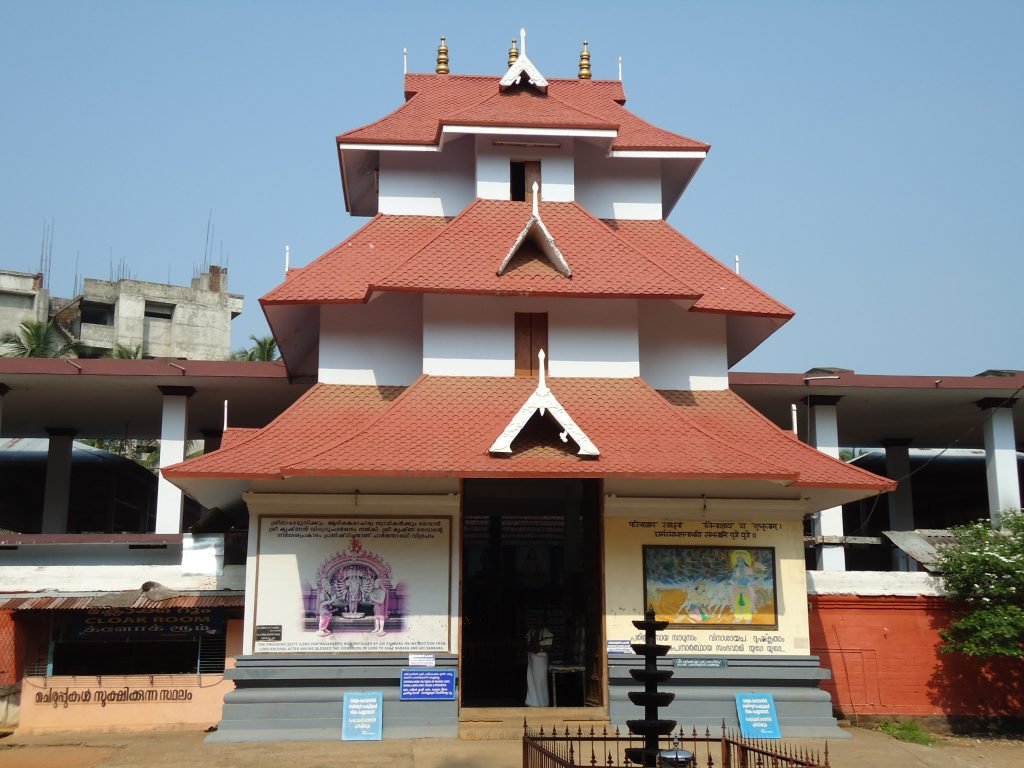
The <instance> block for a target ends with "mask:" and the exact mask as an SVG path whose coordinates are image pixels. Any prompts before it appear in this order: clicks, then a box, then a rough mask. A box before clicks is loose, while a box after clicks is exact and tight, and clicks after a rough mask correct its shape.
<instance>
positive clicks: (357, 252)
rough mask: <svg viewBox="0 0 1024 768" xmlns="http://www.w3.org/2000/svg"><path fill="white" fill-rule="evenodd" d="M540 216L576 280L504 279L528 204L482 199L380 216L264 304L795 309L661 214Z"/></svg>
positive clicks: (781, 313)
mask: <svg viewBox="0 0 1024 768" xmlns="http://www.w3.org/2000/svg"><path fill="white" fill-rule="evenodd" d="M540 213H541V218H542V220H543V221H544V224H545V226H546V227H547V228H548V230H549V231H550V232H551V234H552V236H553V237H554V238H555V242H556V244H557V245H558V247H559V249H560V250H561V251H562V253H563V255H564V256H565V257H566V259H567V261H568V263H569V265H570V267H572V270H573V276H572V278H565V277H563V276H561V275H559V274H558V273H557V272H555V271H554V270H553V269H549V268H547V266H546V265H545V264H542V263H540V262H539V261H538V260H536V259H534V260H524V259H520V260H519V261H517V262H515V263H514V264H511V265H510V266H512V267H513V268H512V269H508V270H506V272H505V274H504V275H502V276H498V275H497V269H498V266H499V265H500V264H501V262H502V260H503V259H504V258H505V256H506V255H507V254H508V251H509V249H510V248H511V247H512V245H513V244H514V243H515V240H516V237H518V235H519V233H520V232H521V231H522V229H523V227H524V226H525V225H526V223H527V221H528V220H529V216H530V206H529V204H527V203H521V202H512V201H507V200H501V201H499V200H477V201H475V202H474V203H472V204H471V205H470V206H469V207H468V208H467V209H466V210H464V211H463V212H462V213H461V214H459V216H457V217H455V218H454V219H446V218H442V217H436V216H392V215H378V216H375V217H374V218H373V219H371V220H370V222H369V223H368V224H367V225H366V226H365V227H363V228H362V229H361V230H359V231H358V232H356V233H355V234H354V235H352V236H351V237H350V238H349V239H348V240H346V241H345V242H343V243H341V244H340V245H338V246H336V247H335V248H333V249H331V250H330V251H328V252H327V253H325V254H323V255H322V256H320V257H319V258H318V259H316V260H315V261H313V262H311V263H310V264H309V265H307V266H306V267H305V268H303V269H302V270H290V271H289V273H288V276H287V278H286V279H285V282H284V283H283V284H281V285H280V286H278V287H277V288H275V289H274V290H272V291H271V292H270V293H268V294H267V295H266V296H264V297H263V298H262V299H261V302H262V303H263V304H291V303H307V304H316V303H345V302H362V301H366V299H367V298H368V297H369V295H370V293H372V292H373V291H374V290H400V291H422V292H437V293H488V294H492V293H516V294H522V293H531V294H534V295H560V296H594V297H596V296H606V297H650V298H697V301H696V303H695V304H694V307H693V308H694V309H695V310H698V311H707V312H723V313H735V314H744V315H755V316H768V317H778V318H789V317H792V315H793V312H792V310H790V309H789V308H788V307H786V306H785V305H783V304H781V303H779V302H777V301H775V300H774V299H773V298H771V297H770V296H768V295H767V294H766V293H764V292H763V291H761V290H760V289H758V288H757V287H755V286H754V285H752V284H751V283H749V282H748V281H747V280H745V279H743V278H742V277H740V276H739V275H737V274H736V273H735V272H733V271H732V270H731V269H729V268H728V267H726V266H725V265H724V264H722V263H721V262H719V261H718V260H716V259H715V258H714V257H712V256H710V255H709V254H708V253H706V252H705V251H703V250H701V249H700V248H698V247H697V246H696V245H694V244H693V243H692V242H691V241H690V240H688V239H687V238H686V237H684V236H683V235H682V234H680V233H679V232H677V231H676V230H674V229H673V228H672V227H671V226H670V225H669V224H667V223H666V222H664V221H660V220H656V221H624V220H605V221H602V220H600V219H596V218H594V217H593V216H591V215H590V214H589V213H588V212H587V211H585V210H584V209H583V208H582V207H580V206H579V205H578V204H577V203H541V205H540ZM527 248H528V246H527ZM520 262H523V263H520Z"/></svg>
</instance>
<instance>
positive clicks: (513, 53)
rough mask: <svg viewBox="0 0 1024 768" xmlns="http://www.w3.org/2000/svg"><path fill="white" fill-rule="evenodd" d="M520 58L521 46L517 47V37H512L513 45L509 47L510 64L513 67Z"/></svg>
mask: <svg viewBox="0 0 1024 768" xmlns="http://www.w3.org/2000/svg"><path fill="white" fill-rule="evenodd" d="M518 58H519V48H518V47H516V39H515V38H514V37H513V38H512V47H511V48H509V49H508V65H509V67H510V68H511V66H512V65H513V64H515V63H516V60H517V59H518Z"/></svg>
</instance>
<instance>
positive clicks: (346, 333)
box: [317, 293, 423, 386]
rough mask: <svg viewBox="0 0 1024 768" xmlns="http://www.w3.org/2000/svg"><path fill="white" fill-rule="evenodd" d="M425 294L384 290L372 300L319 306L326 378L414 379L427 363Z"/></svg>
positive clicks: (366, 381) (400, 382) (378, 381)
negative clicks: (425, 349) (425, 358)
mask: <svg viewBox="0 0 1024 768" xmlns="http://www.w3.org/2000/svg"><path fill="white" fill-rule="evenodd" d="M422 327H423V300H422V297H420V296H419V295H417V294H407V293H387V294H381V295H378V296H376V297H374V299H373V300H372V301H370V302H369V303H368V304H342V305H328V306H324V307H322V308H321V310H320V364H319V371H318V376H317V380H318V381H320V382H322V383H324V384H370V385H402V386H405V385H409V384H411V383H412V382H413V381H415V380H416V377H417V376H419V375H420V371H421V369H422V362H421V361H422V359H423V346H422V339H423V337H422V333H421V328H422Z"/></svg>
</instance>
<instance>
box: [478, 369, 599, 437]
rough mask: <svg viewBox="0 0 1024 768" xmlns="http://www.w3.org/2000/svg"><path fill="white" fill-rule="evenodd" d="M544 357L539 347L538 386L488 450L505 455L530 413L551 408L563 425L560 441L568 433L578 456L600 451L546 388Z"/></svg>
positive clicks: (554, 416) (530, 416) (531, 414)
mask: <svg viewBox="0 0 1024 768" xmlns="http://www.w3.org/2000/svg"><path fill="white" fill-rule="evenodd" d="M544 357H545V355H544V350H543V349H542V350H540V352H538V353H537V359H538V360H540V375H539V377H538V380H537V389H536V390H534V392H533V394H532V395H530V397H529V398H528V399H527V401H526V402H525V403H523V407H522V408H520V409H519V412H518V413H516V415H515V416H513V417H512V421H510V422H509V423H508V426H507V427H505V431H504V432H502V433H501V434H500V435H499V436H498V439H497V440H495V441H494V444H493V445H492V446H491V447H490V450H489V452H490V453H498V454H505V455H508V454H511V453H512V441H513V440H515V439H516V438H517V437H519V433H520V432H522V431H523V427H525V426H526V423H527V422H528V421H529V420H530V419H531V418H533V414H535V413H540V415H541V416H543V415H544V413H545V412H550V413H551V418H553V419H554V420H555V421H556V422H557V423H558V426H560V427H561V428H562V432H559V433H558V437H559V438H561V440H562V442H563V443H567V442H569V438H570V437H571V438H572V439H573V440H574V441H575V442H576V445H578V446H579V447H580V449H579V451H578V452H577V455H578V456H590V457H595V456H600V455H601V452H600V451H599V450H598V449H597V446H596V445H594V444H593V443H592V442H590V438H589V437H587V436H586V434H584V432H583V430H582V429H580V428H579V426H577V424H576V422H575V421H573V420H572V416H570V415H569V412H568V411H566V410H565V408H563V407H562V404H561V403H560V402H558V399H557V398H556V397H555V396H554V394H552V392H551V390H550V389H548V385H547V382H546V381H545V378H544Z"/></svg>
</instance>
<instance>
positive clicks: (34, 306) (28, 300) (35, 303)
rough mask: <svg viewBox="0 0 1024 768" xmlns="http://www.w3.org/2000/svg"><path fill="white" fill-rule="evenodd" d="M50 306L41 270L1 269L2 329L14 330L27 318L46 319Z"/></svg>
mask: <svg viewBox="0 0 1024 768" xmlns="http://www.w3.org/2000/svg"><path fill="white" fill-rule="evenodd" d="M49 307H50V294H49V292H48V291H47V290H46V287H45V285H44V284H43V275H42V273H41V272H34V273H33V272H15V271H13V270H9V269H0V331H7V330H12V331H13V330H14V329H16V328H17V327H18V326H19V325H21V324H22V323H24V322H25V321H26V320H45V319H46V317H47V312H48V311H49Z"/></svg>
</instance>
